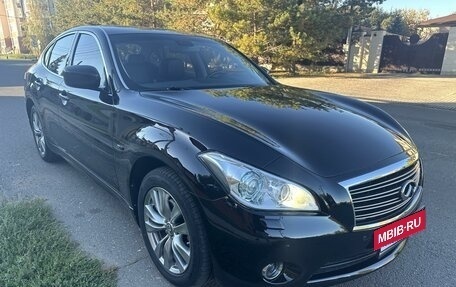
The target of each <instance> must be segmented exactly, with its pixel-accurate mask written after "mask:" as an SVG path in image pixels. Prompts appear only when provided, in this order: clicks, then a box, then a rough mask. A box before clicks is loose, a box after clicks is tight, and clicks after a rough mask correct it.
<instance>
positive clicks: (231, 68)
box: [110, 33, 271, 90]
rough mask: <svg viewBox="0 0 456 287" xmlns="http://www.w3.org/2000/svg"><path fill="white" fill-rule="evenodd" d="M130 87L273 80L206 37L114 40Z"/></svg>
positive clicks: (128, 36) (250, 83)
mask: <svg viewBox="0 0 456 287" xmlns="http://www.w3.org/2000/svg"><path fill="white" fill-rule="evenodd" d="M110 39H111V43H112V46H113V49H114V54H115V58H116V61H117V63H118V65H119V67H120V70H121V73H122V74H123V78H124V79H125V80H126V81H127V84H128V86H130V87H134V88H135V89H139V90H180V89H212V88H229V87H246V86H249V87H251V86H265V85H268V84H271V82H270V80H269V79H268V78H267V77H266V76H265V75H264V74H263V73H262V72H261V71H259V70H258V68H256V67H255V66H254V64H252V63H251V62H250V61H249V60H248V59H247V58H246V57H245V56H243V55H241V54H240V53H238V52H237V51H236V50H234V49H233V48H231V47H230V46H228V45H225V44H222V43H220V42H218V41H215V40H211V39H208V38H205V37H198V36H186V35H177V34H176V35H175V34H154V33H139V34H116V35H111V36H110Z"/></svg>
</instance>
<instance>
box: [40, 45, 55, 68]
mask: <svg viewBox="0 0 456 287" xmlns="http://www.w3.org/2000/svg"><path fill="white" fill-rule="evenodd" d="M53 48H54V45H52V46H51V47H49V49H47V50H46V52H44V56H43V65H45V66H46V67H47V66H48V63H49V57H50V56H51V52H52V49H53Z"/></svg>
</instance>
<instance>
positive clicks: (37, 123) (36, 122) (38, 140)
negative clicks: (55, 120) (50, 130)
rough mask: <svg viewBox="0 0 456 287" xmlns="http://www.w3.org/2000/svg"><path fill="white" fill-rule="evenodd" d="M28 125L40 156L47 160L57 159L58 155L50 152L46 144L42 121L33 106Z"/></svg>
mask: <svg viewBox="0 0 456 287" xmlns="http://www.w3.org/2000/svg"><path fill="white" fill-rule="evenodd" d="M30 126H31V128H32V132H33V138H34V139H35V144H36V148H37V149H38V153H39V155H40V156H41V158H42V159H43V160H44V161H47V162H53V161H56V160H58V159H59V156H58V155H56V154H55V153H54V152H52V151H51V150H50V149H49V147H48V145H47V142H46V136H45V134H44V129H43V123H42V121H41V118H40V115H39V114H38V112H37V110H36V108H35V106H33V107H32V108H31V110H30Z"/></svg>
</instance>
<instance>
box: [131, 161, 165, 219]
mask: <svg viewBox="0 0 456 287" xmlns="http://www.w3.org/2000/svg"><path fill="white" fill-rule="evenodd" d="M163 166H168V165H167V164H165V163H164V161H162V160H160V159H158V158H155V157H152V156H143V157H140V158H138V159H137V160H136V161H135V162H134V164H133V166H132V168H131V170H130V176H129V188H130V200H131V206H132V208H133V212H134V215H135V219H136V221H137V222H138V194H139V188H140V187H141V183H142V181H143V179H144V177H145V176H146V174H148V173H149V172H151V171H152V170H154V169H157V168H159V167H163Z"/></svg>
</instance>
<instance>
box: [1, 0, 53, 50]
mask: <svg viewBox="0 0 456 287" xmlns="http://www.w3.org/2000/svg"><path fill="white" fill-rule="evenodd" d="M32 5H40V6H43V7H45V9H44V10H43V11H47V12H48V13H49V16H50V15H52V14H54V12H55V8H54V7H55V6H54V0H0V54H7V53H8V54H9V53H13V54H19V53H26V52H28V51H27V47H26V46H25V45H24V41H23V38H24V36H25V33H24V32H25V30H24V24H25V22H26V20H27V17H29V15H30V8H31V6H32Z"/></svg>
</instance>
